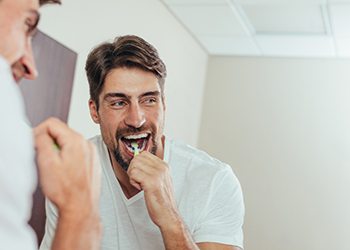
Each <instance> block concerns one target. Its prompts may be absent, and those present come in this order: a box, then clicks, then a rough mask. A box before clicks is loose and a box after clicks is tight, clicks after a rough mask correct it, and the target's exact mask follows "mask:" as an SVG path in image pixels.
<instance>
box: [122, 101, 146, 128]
mask: <svg viewBox="0 0 350 250" xmlns="http://www.w3.org/2000/svg"><path fill="white" fill-rule="evenodd" d="M145 122H146V118H145V113H144V111H143V110H142V108H141V107H140V106H139V105H138V104H130V106H129V109H128V110H127V115H126V117H125V124H126V125H127V126H129V127H134V128H140V127H142V125H143V124H145Z"/></svg>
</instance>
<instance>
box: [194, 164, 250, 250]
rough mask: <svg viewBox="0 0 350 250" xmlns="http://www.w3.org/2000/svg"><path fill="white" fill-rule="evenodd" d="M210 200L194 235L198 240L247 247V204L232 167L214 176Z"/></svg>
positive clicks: (225, 168) (195, 239)
mask: <svg viewBox="0 0 350 250" xmlns="http://www.w3.org/2000/svg"><path fill="white" fill-rule="evenodd" d="M209 192H210V193H209V195H208V201H207V203H206V207H205V208H204V209H203V212H202V215H201V216H200V219H199V222H198V224H197V225H196V227H195V231H194V234H193V238H194V241H195V242H196V243H199V242H216V243H221V244H227V245H233V246H237V247H240V248H243V230H242V226H243V220H244V201H243V195H242V189H241V186H240V183H239V181H238V179H237V178H236V176H235V175H234V173H233V171H232V169H231V167H230V166H228V165H225V167H224V169H223V170H220V171H219V173H218V174H217V175H216V176H215V177H214V179H213V181H212V183H211V185H210V188H209Z"/></svg>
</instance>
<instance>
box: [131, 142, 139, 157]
mask: <svg viewBox="0 0 350 250" xmlns="http://www.w3.org/2000/svg"><path fill="white" fill-rule="evenodd" d="M131 147H132V148H133V150H134V157H135V156H136V155H138V154H139V153H140V150H139V145H138V144H137V143H136V142H133V143H131Z"/></svg>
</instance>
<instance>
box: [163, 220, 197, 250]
mask: <svg viewBox="0 0 350 250" xmlns="http://www.w3.org/2000/svg"><path fill="white" fill-rule="evenodd" d="M160 231H161V233H162V237H163V241H164V246H165V249H166V250H177V249H181V250H199V248H198V246H197V245H196V243H194V241H193V239H192V236H191V234H190V233H189V231H188V230H187V227H186V225H185V223H184V222H183V220H182V219H181V218H178V219H177V220H176V222H175V223H171V224H169V225H166V226H165V227H163V228H160Z"/></svg>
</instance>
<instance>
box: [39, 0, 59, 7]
mask: <svg viewBox="0 0 350 250" xmlns="http://www.w3.org/2000/svg"><path fill="white" fill-rule="evenodd" d="M49 3H57V4H61V0H39V4H40V6H42V5H44V4H49Z"/></svg>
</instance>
